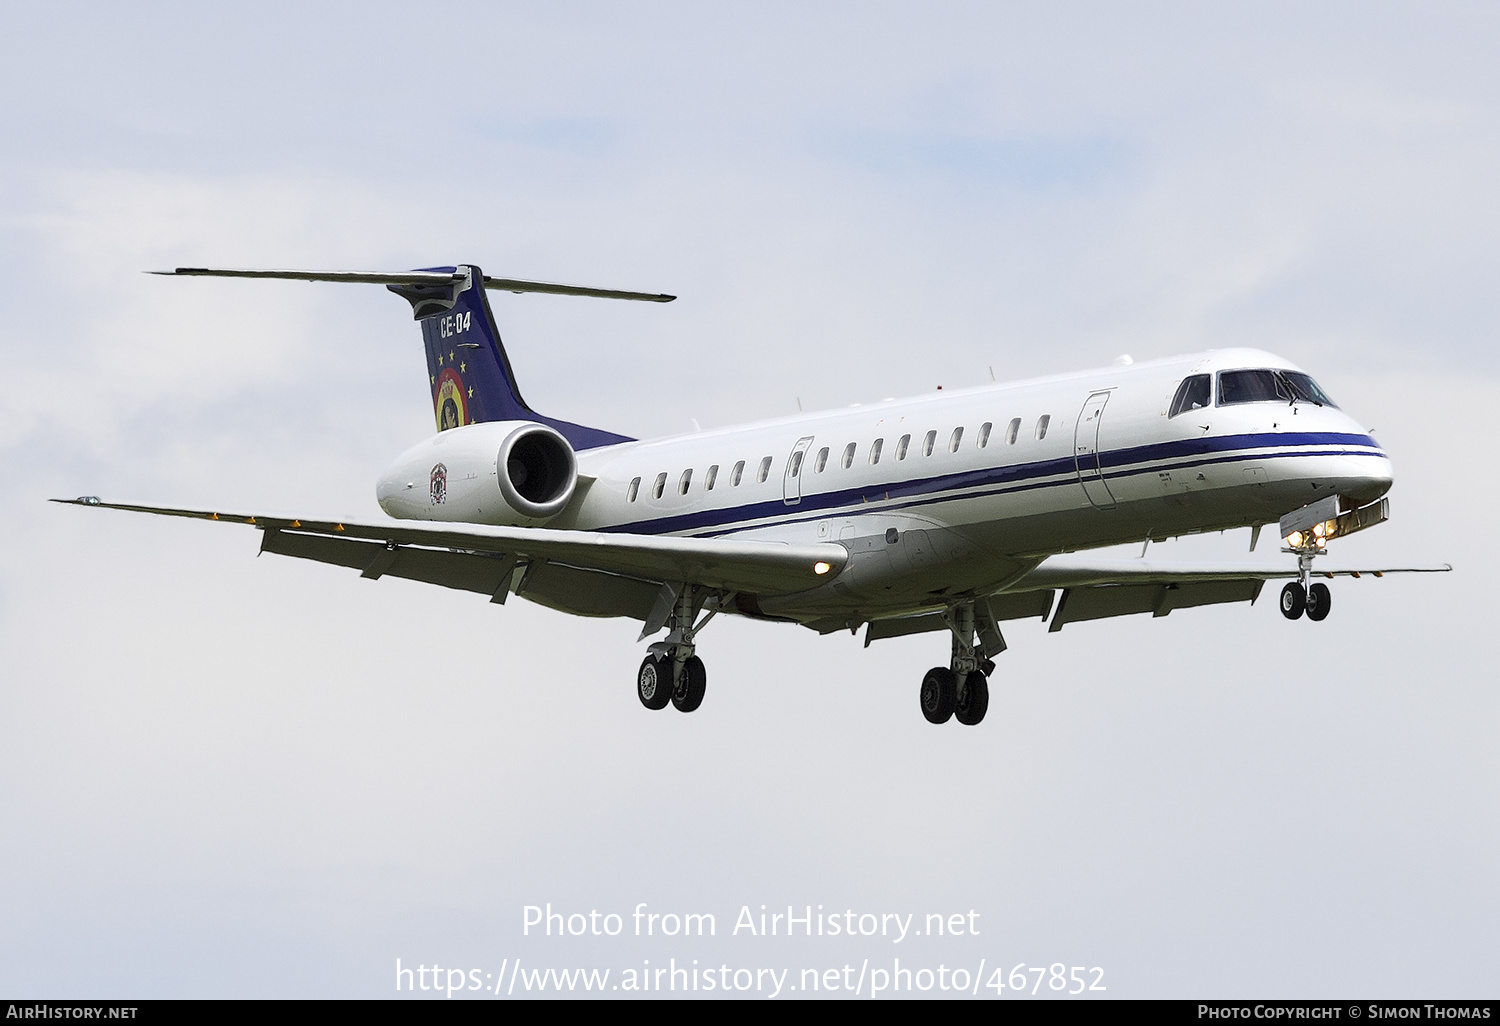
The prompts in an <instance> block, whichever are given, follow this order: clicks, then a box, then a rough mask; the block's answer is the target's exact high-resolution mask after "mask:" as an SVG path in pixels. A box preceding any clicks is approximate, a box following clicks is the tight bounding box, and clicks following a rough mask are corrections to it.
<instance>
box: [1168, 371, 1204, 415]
mask: <svg viewBox="0 0 1500 1026" xmlns="http://www.w3.org/2000/svg"><path fill="white" fill-rule="evenodd" d="M1212 390H1213V386H1212V382H1211V381H1210V380H1209V376H1208V375H1207V374H1194V375H1193V376H1191V377H1187V378H1183V379H1182V384H1180V385H1178V386H1177V394H1176V395H1175V396H1173V397H1172V408H1171V409H1170V410H1169V411H1168V412H1167V417H1168V419H1170V418H1172V417H1175V416H1177V415H1178V414H1179V413H1186V412H1188V411H1189V410H1201V409H1203V408H1204V407H1205V406H1211V405H1213V396H1212V395H1211V394H1210V393H1211V392H1212Z"/></svg>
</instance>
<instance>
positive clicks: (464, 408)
mask: <svg viewBox="0 0 1500 1026" xmlns="http://www.w3.org/2000/svg"><path fill="white" fill-rule="evenodd" d="M422 270H424V271H440V272H447V273H450V274H451V273H455V272H457V273H461V274H463V275H464V278H463V279H462V280H461V281H456V282H454V283H453V284H451V285H447V284H444V285H425V284H421V285H419V284H401V285H387V286H386V287H387V288H389V289H390V290H391V291H392V292H394V293H396V294H397V295H398V296H401V297H402V298H403V299H405V300H407V301H408V302H410V303H411V305H412V313H413V315H414V316H415V317H416V319H417V320H418V321H419V322H421V325H422V341H423V343H424V344H425V346H426V348H427V380H428V383H429V384H430V385H431V386H432V409H433V413H434V414H435V415H436V417H437V426H438V430H439V431H446V430H447V429H448V428H454V427H462V426H463V425H465V424H482V423H485V422H486V421H494V420H530V421H535V422H536V423H538V424H546V425H547V426H548V427H550V428H555V429H556V430H557V431H558V432H559V433H560V434H561V435H562V436H563V437H564V438H566V439H567V440H568V442H569V443H570V444H571V445H572V446H573V448H574V449H597V448H598V447H600V446H603V445H614V444H616V443H618V442H629V441H633V439H631V438H628V437H626V436H625V435H617V434H615V433H614V432H612V431H601V430H599V429H598V428H591V427H584V426H583V425H581V424H572V423H569V422H568V421H565V420H555V419H553V418H551V417H545V416H543V415H542V414H540V413H537V412H536V411H535V410H533V409H532V408H531V407H530V406H528V405H527V404H526V400H525V399H523V398H521V390H520V389H519V388H518V387H516V376H515V373H514V372H513V371H512V370H511V366H510V359H509V358H508V357H507V356H506V355H505V347H504V346H503V345H502V344H501V342H500V332H499V329H497V328H496V326H495V317H494V314H493V313H491V311H490V303H489V299H488V297H487V296H486V295H485V288H484V280H485V279H484V274H483V272H481V271H480V270H479V268H477V267H474V266H472V265H460V266H459V267H456V268H454V267H427V268H422Z"/></svg>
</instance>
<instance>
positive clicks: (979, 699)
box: [918, 602, 1005, 727]
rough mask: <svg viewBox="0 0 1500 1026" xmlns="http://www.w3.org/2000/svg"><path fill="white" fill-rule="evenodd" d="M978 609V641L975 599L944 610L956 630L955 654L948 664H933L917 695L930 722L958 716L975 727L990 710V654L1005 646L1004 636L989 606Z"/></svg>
mask: <svg viewBox="0 0 1500 1026" xmlns="http://www.w3.org/2000/svg"><path fill="white" fill-rule="evenodd" d="M979 612H980V616H981V620H982V622H981V624H980V630H979V634H980V637H979V644H978V645H976V644H975V643H974V641H975V638H974V631H975V615H976V612H975V603H973V602H964V603H960V604H959V605H956V606H954V607H953V608H951V609H949V610H948V612H947V613H946V614H945V618H946V619H947V621H948V626H949V628H950V629H951V630H952V632H953V656H952V659H951V660H950V663H949V665H948V666H946V667H943V666H934V667H933V668H932V669H930V670H928V671H927V675H926V676H925V677H923V678H922V689H921V691H920V692H919V695H918V697H919V699H920V700H921V705H922V715H923V716H925V717H926V718H927V722H928V723H947V722H948V720H950V719H956V720H958V722H959V723H962V724H964V725H965V726H970V727H972V726H974V725H975V724H977V723H979V721H980V720H982V719H984V714H985V713H986V712H987V711H988V710H989V707H990V674H992V673H994V672H995V663H994V661H993V660H991V659H990V658H988V657H989V656H990V655H999V654H1000V652H1001V651H1003V650H1004V648H1005V639H1004V638H1002V637H1001V636H1000V631H999V630H998V629H997V627H996V626H995V621H994V618H993V617H992V616H991V615H990V613H989V609H988V608H987V607H982V608H981V609H980V611H979Z"/></svg>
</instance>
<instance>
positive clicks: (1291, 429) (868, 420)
mask: <svg viewBox="0 0 1500 1026" xmlns="http://www.w3.org/2000/svg"><path fill="white" fill-rule="evenodd" d="M151 273H155V274H166V275H173V276H203V275H206V276H216V277H235V278H272V279H291V280H301V281H314V282H345V283H349V282H353V283H367V284H380V285H384V286H385V287H386V288H387V289H389V290H390V291H391V292H393V293H395V294H396V295H398V296H400V297H401V298H402V299H405V300H406V301H407V302H408V303H409V304H410V305H411V309H412V315H413V318H414V319H415V320H416V321H417V322H418V323H419V324H420V325H421V329H422V339H423V343H424V345H425V348H426V353H427V372H428V384H429V386H430V388H431V391H432V403H433V412H434V417H435V420H436V427H437V431H436V433H435V434H434V435H433V436H432V437H431V438H429V439H427V440H426V441H423V442H421V443H419V444H418V445H416V446H414V447H413V448H411V449H409V450H408V451H407V452H405V453H403V454H402V455H400V456H399V457H397V458H396V460H395V462H394V463H393V464H392V465H391V466H390V468H389V469H388V470H387V471H386V472H385V473H384V474H383V475H382V476H381V477H380V479H379V481H378V482H377V484H376V498H377V500H378V502H379V504H380V506H381V508H382V509H383V510H384V512H385V513H386V514H388V516H389V517H390V518H391V519H389V520H387V521H382V522H378V523H356V522H352V521H347V520H330V519H317V518H313V517H294V518H286V517H273V516H266V515H263V514H252V513H235V512H226V511H222V510H188V509H169V508H164V507H155V506H141V505H130V504H123V503H107V502H103V501H101V500H100V499H98V498H97V497H95V496H85V497H81V498H78V499H71V500H53V501H58V502H66V503H70V504H73V505H82V506H90V507H101V508H109V509H122V510H131V511H136V512H142V513H153V514H161V515H167V516H177V517H190V518H196V519H200V520H215V521H220V522H225V523H236V524H246V525H252V526H254V527H256V528H258V529H259V530H260V532H261V540H260V550H261V551H262V552H271V553H276V554H279V555H284V556H292V557H296V558H301V559H310V560H316V561H319V562H324V563H331V564H335V565H339V566H344V567H348V568H351V569H354V570H358V571H359V572H360V576H361V577H364V578H369V579H371V580H378V579H380V578H381V577H401V578H407V579H410V580H415V581H422V582H426V583H428V584H435V585H440V586H443V587H447V588H456V589H459V590H463V591H470V592H477V593H479V594H481V595H484V596H486V597H488V598H489V600H490V601H491V602H493V603H497V604H504V603H505V601H506V600H507V598H508V597H509V596H511V595H517V596H519V597H521V598H524V599H528V600H530V601H532V602H536V603H539V604H541V605H544V606H549V607H551V608H553V609H557V610H561V611H563V612H566V613H572V614H576V615H580V616H593V617H627V618H631V619H634V620H638V621H641V623H642V628H641V632H640V638H639V639H638V640H641V641H644V640H646V639H647V638H650V637H652V636H654V635H658V634H660V633H661V632H662V631H663V630H665V631H666V632H667V633H666V635H665V636H664V637H663V638H661V639H660V640H657V641H655V642H653V643H651V644H650V645H649V647H648V648H647V651H646V656H645V658H644V660H643V661H642V663H641V665H640V669H639V671H638V673H637V675H636V695H637V697H638V698H639V700H640V702H641V704H642V705H643V706H645V707H646V708H647V709H652V710H659V709H663V708H665V707H666V706H667V705H668V704H671V705H673V706H674V707H675V708H677V709H679V710H681V711H683V712H692V711H693V710H695V709H697V708H698V707H699V706H700V705H701V704H702V702H703V699H704V695H705V691H706V687H707V674H706V671H705V669H704V664H703V661H702V659H701V658H700V657H699V656H698V655H697V639H698V636H699V634H700V633H701V632H702V631H703V629H704V628H705V627H706V626H707V624H708V623H709V622H710V621H711V620H713V618H714V617H715V616H717V615H718V614H720V613H725V614H732V615H737V616H744V617H749V618H752V619H757V620H770V621H778V622H786V623H795V624H801V625H803V626H805V627H808V628H811V629H812V630H815V631H817V632H819V633H820V634H828V633H832V632H834V631H839V630H849V631H851V632H858V630H859V629H860V628H861V627H863V628H864V630H865V645H866V646H868V645H870V644H871V643H873V642H875V641H879V640H882V639H888V638H895V637H902V636H906V635H912V634H918V633H924V632H933V633H942V634H946V635H948V637H949V650H950V658H949V663H948V665H947V666H937V667H934V668H933V669H931V670H929V671H928V672H927V673H926V674H925V675H924V677H923V679H922V681H921V685H920V688H919V690H918V697H919V700H920V706H921V710H922V714H923V716H924V717H925V718H926V719H927V720H928V721H929V722H931V723H935V724H940V723H944V722H947V721H948V720H950V719H956V720H957V721H958V722H959V723H962V724H967V725H975V724H978V723H979V722H980V721H982V720H983V719H984V717H985V712H986V710H987V709H988V706H989V678H990V676H991V675H992V674H993V672H994V670H995V663H994V660H995V658H996V657H997V656H999V655H1000V653H1001V652H1003V651H1004V650H1005V648H1006V641H1005V637H1004V635H1003V634H1002V632H1001V624H1002V623H1004V622H1006V621H1009V620H1015V619H1020V618H1025V617H1039V618H1041V619H1042V620H1044V621H1046V622H1047V623H1048V629H1049V631H1052V632H1056V631H1059V630H1061V629H1062V628H1063V627H1064V626H1065V625H1068V624H1072V623H1076V622H1082V621H1088V620H1095V619H1101V618H1106V617H1114V616H1122V615H1128V614H1134V613H1147V612H1149V613H1152V614H1153V615H1154V616H1166V615H1168V614H1169V613H1171V612H1173V611H1174V610H1178V609H1186V608H1191V607H1196V606H1205V605H1213V604H1219V603H1230V602H1251V603H1253V602H1254V601H1255V600H1256V599H1257V598H1258V597H1259V595H1260V592H1261V590H1262V588H1263V586H1264V585H1265V583H1266V581H1268V580H1277V579H1288V578H1290V580H1289V581H1288V583H1287V584H1286V585H1285V586H1284V588H1283V589H1282V591H1281V596H1280V609H1281V612H1282V613H1283V614H1284V615H1285V616H1286V617H1287V618H1288V619H1290V620H1296V619H1299V618H1301V617H1302V616H1304V614H1305V615H1306V617H1307V618H1308V619H1309V620H1311V621H1321V620H1323V619H1324V618H1325V617H1327V616H1328V613H1329V610H1330V606H1331V592H1330V590H1329V588H1328V585H1327V584H1326V583H1324V580H1331V579H1333V578H1335V577H1341V576H1347V577H1356V578H1357V577H1360V576H1361V575H1363V574H1370V575H1373V576H1374V577H1381V576H1383V575H1384V574H1387V573H1406V572H1439V571H1445V570H1451V569H1452V568H1451V566H1448V565H1446V564H1445V565H1442V566H1432V567H1373V568H1368V567H1367V568H1330V567H1325V565H1324V564H1319V563H1318V560H1319V559H1320V558H1322V557H1324V556H1326V554H1327V546H1328V543H1329V542H1330V541H1332V540H1333V539H1335V538H1340V537H1344V536H1346V535H1349V534H1353V533H1354V532H1356V531H1360V530H1364V529H1367V528H1369V527H1373V526H1375V525H1377V524H1380V523H1382V522H1384V521H1385V520H1387V519H1388V518H1389V516H1390V507H1389V499H1388V498H1387V497H1386V493H1387V491H1388V490H1389V489H1390V487H1391V481H1392V474H1391V465H1390V460H1389V458H1388V457H1387V455H1386V453H1385V452H1384V450H1382V449H1381V447H1380V446H1379V445H1378V444H1377V443H1376V441H1375V440H1374V439H1373V438H1372V437H1371V436H1370V434H1369V432H1368V431H1366V430H1365V429H1364V428H1362V427H1361V426H1360V425H1359V422H1358V421H1356V420H1354V419H1353V418H1352V417H1350V416H1349V414H1347V413H1346V412H1344V411H1343V410H1341V409H1339V408H1338V406H1337V405H1336V404H1335V403H1334V402H1333V400H1332V399H1331V398H1329V396H1328V394H1327V393H1326V392H1324V391H1323V389H1322V388H1321V387H1320V386H1319V385H1318V384H1317V383H1316V382H1315V381H1314V380H1313V378H1312V377H1310V376H1309V375H1308V374H1307V373H1305V372H1304V371H1302V370H1301V369H1300V368H1298V367H1297V366H1295V365H1294V364H1292V363H1290V362H1289V361H1287V360H1284V359H1282V358H1280V357H1278V356H1275V355H1272V354H1271V353H1268V352H1262V351H1260V350H1255V349H1224V350H1215V351H1209V352H1205V353H1198V354H1194V355H1188V356H1180V357H1174V358H1171V359H1163V360H1154V361H1149V362H1140V363H1133V362H1130V360H1129V358H1128V357H1122V358H1121V359H1120V360H1119V361H1116V363H1115V364H1114V365H1113V366H1110V367H1106V368H1102V369H1096V370H1089V371H1083V372H1080V373H1073V374H1063V375H1058V376H1053V377H1045V378H1038V379H1033V380H1027V381H1018V382H1014V383H1003V384H993V385H986V386H983V387H977V388H969V389H964V390H958V391H944V392H939V393H933V394H929V395H925V396H919V397H916V398H909V399H902V400H886V401H884V402H879V403H874V404H869V405H857V406H855V407H851V408H848V409H839V410H831V411H826V412H818V413H809V414H802V415H798V416H795V417H783V418H780V419H776V420H767V421H763V422H760V423H755V424H750V425H745V426H740V427H730V428H723V429H718V430H709V431H700V432H695V433H693V434H684V435H675V436H671V437H666V438H659V439H652V440H648V441H640V440H636V439H633V438H628V437H626V436H624V435H620V434H616V433H614V432H611V431H607V430H602V429H599V428H594V427H589V426H585V425H581V424H575V423H572V422H569V421H564V420H558V419H555V418H553V417H548V416H544V415H542V414H540V413H538V412H536V411H535V410H533V409H532V408H531V407H530V406H529V405H528V404H527V403H526V401H525V400H524V399H523V398H522V397H521V392H520V390H519V388H518V387H517V383H516V378H515V374H514V373H513V371H512V369H511V365H510V360H509V358H508V357H507V355H506V352H505V348H504V346H503V345H502V344H501V341H500V333H499V330H498V328H497V326H496V322H495V318H494V314H493V311H492V309H491V306H490V303H489V299H488V296H487V290H498V291H509V292H514V293H524V292H539V293H552V294H558V295H570V296H590V297H598V298H610V299H623V300H637V301H645V302H659V303H665V302H670V301H672V300H673V299H674V298H675V297H673V296H669V295H663V294H653V293H642V292H626V291H620V290H613V289H596V288H586V287H581V286H573V285H558V284H552V283H547V282H535V281H525V280H521V279H512V278H492V277H488V276H486V275H485V274H484V273H483V272H482V271H481V270H480V268H479V267H477V266H474V265H472V264H460V265H457V266H454V267H437V268H425V269H420V270H414V271H398V272H361V271H331V272H321V271H285V270H235V269H226V268H201V267H196V268H195V267H179V268H176V269H175V270H173V271H158V272H151ZM1268 524H1274V525H1276V528H1277V536H1278V537H1279V538H1280V539H1281V542H1282V548H1281V551H1282V552H1283V553H1285V554H1286V555H1287V556H1290V557H1294V558H1293V559H1291V560H1283V561H1282V562H1280V563H1278V564H1276V565H1274V566H1273V565H1268V564H1264V563H1215V564H1190V563H1183V562H1170V561H1162V560H1153V559H1148V558H1146V552H1147V549H1148V548H1149V546H1150V544H1151V543H1152V542H1156V541H1162V540H1165V539H1169V538H1173V537H1178V536H1182V535H1189V534H1197V533H1202V532H1209V531H1224V530H1229V529H1235V528H1245V527H1248V528H1250V530H1251V540H1250V549H1251V551H1252V552H1253V551H1254V549H1255V546H1256V542H1257V540H1258V539H1259V536H1260V532H1261V528H1262V527H1264V526H1266V525H1268ZM1125 543H1134V544H1140V545H1142V554H1141V557H1140V558H1121V557H1118V556H1114V557H1109V556H1101V555H1097V554H1090V552H1089V550H1092V549H1098V548H1103V547H1107V546H1118V545H1122V544H1125ZM1314 578H1323V579H1324V580H1316V581H1314ZM1049 618H1050V619H1049Z"/></svg>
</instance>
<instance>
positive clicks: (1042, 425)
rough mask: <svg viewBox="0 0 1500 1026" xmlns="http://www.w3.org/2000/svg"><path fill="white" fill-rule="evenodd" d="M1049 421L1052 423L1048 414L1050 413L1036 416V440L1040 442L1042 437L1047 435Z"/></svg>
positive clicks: (1050, 415)
mask: <svg viewBox="0 0 1500 1026" xmlns="http://www.w3.org/2000/svg"><path fill="white" fill-rule="evenodd" d="M1051 423H1052V414H1050V413H1044V414H1042V415H1041V416H1040V417H1038V418H1037V422H1036V440H1037V441H1038V442H1040V441H1041V440H1042V439H1043V438H1046V437H1047V425H1048V424H1051Z"/></svg>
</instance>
